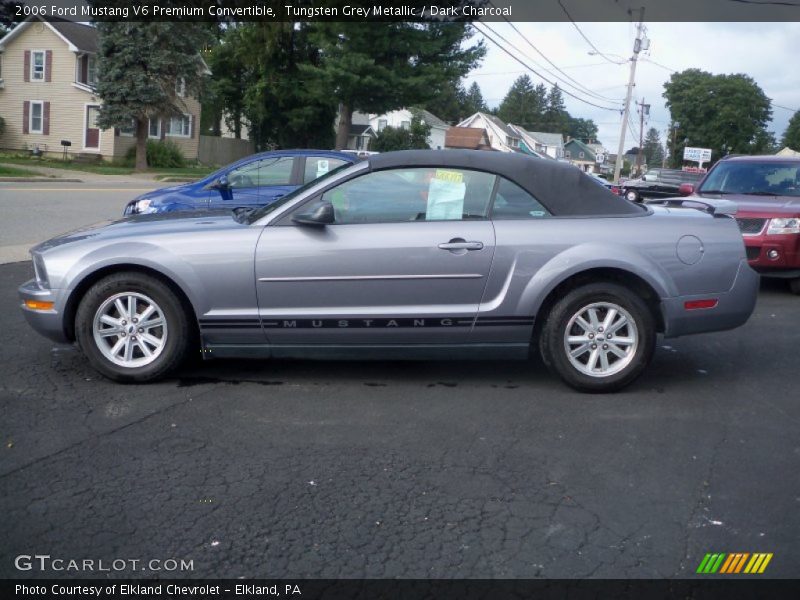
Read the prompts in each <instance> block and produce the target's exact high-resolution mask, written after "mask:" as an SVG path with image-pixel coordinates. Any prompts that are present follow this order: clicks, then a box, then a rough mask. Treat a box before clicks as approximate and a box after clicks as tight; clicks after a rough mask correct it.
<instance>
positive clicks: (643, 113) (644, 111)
mask: <svg viewBox="0 0 800 600" xmlns="http://www.w3.org/2000/svg"><path fill="white" fill-rule="evenodd" d="M636 105H637V106H638V107H639V108H640V110H639V151H638V152H637V153H636V176H637V177H638V176H639V175H640V174H641V170H642V156H643V155H644V148H643V147H642V146H644V118H645V117H648V116H650V105H649V104H645V103H644V98H642V101H641V102H637V103H636Z"/></svg>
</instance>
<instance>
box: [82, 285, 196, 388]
mask: <svg viewBox="0 0 800 600" xmlns="http://www.w3.org/2000/svg"><path fill="white" fill-rule="evenodd" d="M126 292H132V293H135V294H141V295H143V296H145V297H147V298H149V299H152V300H153V301H154V302H155V303H156V304H157V305H158V307H159V309H160V311H161V313H162V314H163V318H164V320H165V321H166V325H167V332H168V333H167V334H166V339H165V341H164V342H163V347H162V348H161V350H160V354H158V355H157V356H156V358H155V359H153V360H152V362H150V363H149V364H146V365H143V366H120V365H118V364H115V363H114V362H112V361H111V360H110V359H109V358H107V357H106V356H105V355H104V354H103V351H102V350H101V349H100V347H99V346H98V342H96V341H95V336H94V319H95V315H96V314H97V312H98V310H99V309H100V308H101V306H103V304H104V303H105V302H106V301H107V300H109V299H110V298H112V297H114V296H115V295H117V294H122V293H126ZM156 331H159V330H157V329H156ZM192 334H193V330H192V327H191V325H190V323H189V319H188V318H187V316H186V311H185V309H184V307H183V305H182V304H181V301H180V300H179V299H178V297H177V296H176V295H175V293H174V292H173V291H172V290H170V288H169V287H168V286H167V285H166V284H164V283H163V282H161V281H159V280H158V279H156V278H154V277H151V276H149V275H145V274H143V273H137V272H123V273H116V274H114V275H109V276H108V277H105V278H103V279H101V280H100V281H98V282H97V283H95V284H94V285H93V286H92V287H91V288H89V290H88V291H87V292H86V294H84V296H83V298H81V301H80V304H79V305H78V311H77V313H76V315H75V337H76V338H77V341H78V345H79V346H80V348H81V350H82V351H83V353H84V354H85V355H86V357H87V358H88V359H89V363H90V364H91V365H92V367H94V368H95V369H96V370H97V371H99V372H100V373H101V374H102V375H104V376H106V377H108V378H109V379H113V380H114V381H120V382H140V383H142V382H147V381H154V380H156V379H158V378H160V377H163V376H164V375H166V374H167V373H169V372H170V371H172V370H173V369H174V368H176V367H177V366H178V365H179V364H180V363H181V362H182V361H183V359H184V357H185V356H186V352H187V349H188V347H189V342H190V340H192V338H193V335H192ZM139 352H141V351H139Z"/></svg>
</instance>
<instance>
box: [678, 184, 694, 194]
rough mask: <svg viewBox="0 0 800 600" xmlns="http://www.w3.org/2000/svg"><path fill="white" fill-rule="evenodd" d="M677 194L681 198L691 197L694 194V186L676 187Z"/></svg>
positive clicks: (682, 185)
mask: <svg viewBox="0 0 800 600" xmlns="http://www.w3.org/2000/svg"><path fill="white" fill-rule="evenodd" d="M678 194H680V195H681V196H691V195H692V194H694V184H692V183H682V184H681V185H680V187H678Z"/></svg>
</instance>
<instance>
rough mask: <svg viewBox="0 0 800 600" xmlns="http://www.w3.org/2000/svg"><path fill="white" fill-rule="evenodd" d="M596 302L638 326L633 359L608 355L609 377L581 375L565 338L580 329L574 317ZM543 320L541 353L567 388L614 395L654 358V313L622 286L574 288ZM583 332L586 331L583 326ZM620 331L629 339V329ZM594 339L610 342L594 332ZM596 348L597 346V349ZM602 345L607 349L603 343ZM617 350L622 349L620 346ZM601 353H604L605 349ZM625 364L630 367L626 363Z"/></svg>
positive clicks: (630, 352)
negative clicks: (613, 308) (615, 309)
mask: <svg viewBox="0 0 800 600" xmlns="http://www.w3.org/2000/svg"><path fill="white" fill-rule="evenodd" d="M594 303H609V304H613V305H616V306H617V307H620V308H622V309H623V310H624V311H625V312H627V313H628V316H629V317H630V319H631V320H632V321H633V324H634V326H635V330H636V331H635V333H636V335H635V336H634V337H635V338H636V339H637V340H638V342H637V344H636V346H635V350H633V351H629V355H630V357H626V358H625V359H619V358H617V357H616V356H610V355H609V354H606V356H607V357H609V358H607V359H606V360H609V363H610V364H611V368H610V369H609V374H607V375H600V374H598V375H591V374H587V373H585V372H582V371H581V370H579V369H578V367H576V366H575V365H573V363H572V361H571V360H570V358H569V356H568V352H567V349H566V348H567V344H566V342H567V340H566V337H565V336H566V334H567V327H568V326H569V327H570V330H571V331H572V332H573V334H574V332H575V331H576V330H575V329H573V328H575V327H579V326H577V325H576V324H572V325H570V321H571V320H572V318H573V316H575V315H576V314H577V313H578V312H579V311H580V310H581V309H582V308H586V307H589V306H590V305H592V304H594ZM598 310H599V312H598V315H600V316H603V315H604V314H605V315H607V314H608V313H603V312H602V309H598ZM620 314H621V313H620ZM543 318H544V319H546V321H545V323H544V326H543V327H542V330H541V336H540V338H539V350H540V352H541V355H542V360H543V361H544V363H545V365H547V367H548V369H550V371H551V372H552V373H554V374H555V375H557V376H558V377H560V378H561V379H562V380H563V381H564V382H565V383H566V384H567V385H569V386H571V387H573V388H575V389H576V390H579V391H581V392H614V391H617V390H620V389H622V388H624V387H625V386H627V385H628V384H630V383H631V382H632V381H634V380H635V379H636V378H637V377H639V375H641V374H642V372H643V371H644V370H645V368H646V367H647V365H648V364H649V363H650V360H651V359H652V358H653V353H654V351H655V345H656V338H657V335H658V334H657V331H656V322H655V319H654V318H653V314H652V313H651V311H650V309H649V308H648V307H647V305H646V304H645V302H644V300H642V298H641V297H639V296H638V295H637V294H635V293H634V292H632V291H630V290H629V289H627V288H625V287H623V286H621V285H619V284H615V283H601V282H598V283H590V284H587V285H583V286H581V287H578V288H575V289H573V290H572V291H570V292H569V293H567V294H566V295H565V296H564V297H563V298H562V299H561V300H559V301H558V302H557V303H556V304H555V305H554V306H553V307H552V308H551V309H550V311H549V313H548V314H546V315H543ZM601 325H602V323H601ZM581 329H583V328H582V327H581ZM621 331H625V332H627V335H624V336H623V338H622V339H630V337H631V333H630V332H631V330H630V329H622V330H621ZM587 335H588V334H587ZM592 336H593V337H594V336H602V337H597V338H596V339H594V340H593V341H595V342H602V341H608V342H609V343H611V342H610V340H605V337H604V334H603V333H593V334H592ZM618 337H619V336H618ZM620 341H622V340H620ZM577 345H580V344H577ZM597 345H598V344H595V347H596V346H597ZM599 345H600V346H601V347H604V346H603V344H602V343H600V344H599ZM612 345H613V344H612ZM606 346H607V345H606ZM589 347H590V348H591V347H592V346H591V345H590V346H589ZM615 347H617V348H620V346H615ZM576 349H577V348H576ZM585 352H589V353H591V350H585ZM599 352H600V353H605V352H603V350H602V348H601V350H600V351H599ZM583 356H585V354H584V355H581V357H578V358H576V360H581V358H582V357H583ZM590 357H591V354H590V356H589V357H587V361H586V362H587V363H588V362H589V360H590ZM598 360H599V357H598ZM617 360H621V362H620V363H618V364H617V363H616V362H612V361H617ZM626 362H627V364H625V363H626ZM615 368H619V371H618V372H614V369H615ZM589 370H590V371H591V370H592V369H591V368H589Z"/></svg>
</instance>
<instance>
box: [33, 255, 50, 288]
mask: <svg viewBox="0 0 800 600" xmlns="http://www.w3.org/2000/svg"><path fill="white" fill-rule="evenodd" d="M31 258H33V275H34V277H36V283H37V284H38V285H39V287H41V288H49V287H50V282H49V281H48V280H47V269H46V268H45V266H44V259H43V258H42V255H41V254H31Z"/></svg>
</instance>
